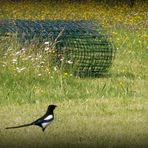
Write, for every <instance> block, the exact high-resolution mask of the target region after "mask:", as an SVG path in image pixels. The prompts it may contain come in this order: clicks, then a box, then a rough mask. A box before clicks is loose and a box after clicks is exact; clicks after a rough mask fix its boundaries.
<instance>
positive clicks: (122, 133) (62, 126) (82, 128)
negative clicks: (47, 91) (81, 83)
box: [0, 97, 148, 148]
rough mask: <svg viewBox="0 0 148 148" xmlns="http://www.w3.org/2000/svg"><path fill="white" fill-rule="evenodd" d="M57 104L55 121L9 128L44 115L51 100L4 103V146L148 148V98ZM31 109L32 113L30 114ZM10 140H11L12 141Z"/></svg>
mask: <svg viewBox="0 0 148 148" xmlns="http://www.w3.org/2000/svg"><path fill="white" fill-rule="evenodd" d="M49 103H55V104H57V105H58V107H57V108H56V110H55V120H54V122H53V123H52V124H51V125H49V127H48V128H47V129H46V130H45V133H42V130H41V129H40V128H39V127H36V126H32V127H26V128H22V129H12V130H5V129H4V128H5V127H6V126H12V125H19V124H22V123H27V122H31V121H32V120H34V119H36V118H38V117H39V116H41V115H42V114H43V113H44V112H45V110H46V108H47V102H46V103H41V104H37V105H35V104H24V105H17V104H13V105H8V106H2V107H1V110H0V115H1V119H3V120H2V121H3V122H2V123H1V128H0V139H1V143H0V146H2V147H3V148H5V147H6V148H9V147H45V146H47V145H48V147H50V146H51V147H125V148H126V147H133V146H134V147H142V146H143V147H145V146H146V145H147V144H148V141H147V138H148V132H147V131H148V127H147V123H148V118H147V117H148V102H147V99H140V98H138V99H128V98H127V99H119V98H116V99H111V98H110V99H106V98H104V99H100V98H97V97H96V98H94V99H86V100H85V101H84V100H80V99H77V100H70V99H69V101H66V100H65V101H62V102H61V101H60V102H59V101H54V102H52V101H50V100H49V101H48V104H49ZM30 112H31V113H30ZM8 139H9V141H8Z"/></svg>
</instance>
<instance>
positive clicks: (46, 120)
mask: <svg viewBox="0 0 148 148" xmlns="http://www.w3.org/2000/svg"><path fill="white" fill-rule="evenodd" d="M56 107H57V106H56V105H49V106H48V109H47V111H46V113H45V114H44V115H43V116H42V117H40V118H39V119H37V120H35V121H33V122H31V123H28V124H23V125H19V126H13V127H6V129H13V128H21V127H26V126H31V125H37V126H39V127H41V128H42V131H43V132H44V130H45V128H46V127H47V126H48V125H49V124H50V122H51V121H53V119H54V113H53V110H54V109H55V108H56Z"/></svg>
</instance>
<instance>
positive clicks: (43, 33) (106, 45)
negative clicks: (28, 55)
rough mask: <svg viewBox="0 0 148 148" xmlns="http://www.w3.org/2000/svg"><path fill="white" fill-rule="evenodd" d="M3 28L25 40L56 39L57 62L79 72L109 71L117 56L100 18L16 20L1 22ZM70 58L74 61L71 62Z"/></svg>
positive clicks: (97, 74) (92, 74) (79, 73)
mask: <svg viewBox="0 0 148 148" xmlns="http://www.w3.org/2000/svg"><path fill="white" fill-rule="evenodd" d="M0 25H1V28H3V29H0V30H3V32H7V33H8V32H9V33H16V32H17V37H18V39H19V41H20V42H21V43H25V42H28V43H29V42H30V41H31V40H32V39H34V38H38V39H39V40H40V42H42V41H47V40H48V39H49V38H52V39H56V38H57V36H58V35H59V34H60V32H61V31H62V30H63V31H62V35H61V36H59V37H58V41H57V43H56V46H55V51H56V52H55V53H56V56H55V59H54V61H55V64H57V65H60V64H61V58H62V57H65V59H66V61H67V62H65V63H64V65H65V66H64V67H65V68H66V69H69V68H70V67H71V68H73V69H74V72H75V74H76V75H79V76H100V75H103V74H105V73H106V72H107V71H108V69H109V68H110V66H111V65H112V60H113V57H114V48H113V46H112V44H111V42H110V41H109V38H108V35H107V34H106V32H105V31H104V30H103V28H102V27H101V26H100V25H99V24H98V22H96V21H91V20H76V21H72V20H43V21H40V20H36V21H31V20H15V21H3V22H1V23H0ZM69 61H70V62H71V63H72V64H69Z"/></svg>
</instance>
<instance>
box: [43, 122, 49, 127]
mask: <svg viewBox="0 0 148 148" xmlns="http://www.w3.org/2000/svg"><path fill="white" fill-rule="evenodd" d="M49 124H50V123H49V122H44V123H42V127H43V128H46V127H47V126H48V125H49Z"/></svg>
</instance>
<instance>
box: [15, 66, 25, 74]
mask: <svg viewBox="0 0 148 148" xmlns="http://www.w3.org/2000/svg"><path fill="white" fill-rule="evenodd" d="M25 69H26V68H25V67H23V68H19V67H16V71H17V72H18V73H20V72H22V71H23V70H25Z"/></svg>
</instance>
